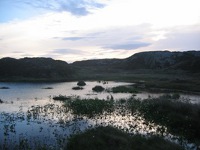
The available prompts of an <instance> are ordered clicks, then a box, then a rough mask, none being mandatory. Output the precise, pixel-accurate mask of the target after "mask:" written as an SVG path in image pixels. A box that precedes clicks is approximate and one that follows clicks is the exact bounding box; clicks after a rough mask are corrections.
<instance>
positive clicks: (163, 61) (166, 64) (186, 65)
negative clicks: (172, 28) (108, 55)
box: [72, 51, 200, 72]
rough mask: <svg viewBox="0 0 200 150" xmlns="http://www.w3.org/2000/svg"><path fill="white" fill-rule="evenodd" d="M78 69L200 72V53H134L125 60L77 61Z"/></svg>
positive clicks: (75, 64)
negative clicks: (103, 68)
mask: <svg viewBox="0 0 200 150" xmlns="http://www.w3.org/2000/svg"><path fill="white" fill-rule="evenodd" d="M72 65H74V66H79V67H94V66H97V67H98V66H99V67H100V66H101V67H102V66H105V67H111V68H120V69H128V70H134V69H153V70H155V69H157V70H159V69H164V70H166V69H180V70H186V71H192V72H200V51H186V52H170V51H149V52H141V53H136V54H134V55H132V56H130V57H128V58H126V59H96V60H85V61H77V62H74V63H73V64H72Z"/></svg>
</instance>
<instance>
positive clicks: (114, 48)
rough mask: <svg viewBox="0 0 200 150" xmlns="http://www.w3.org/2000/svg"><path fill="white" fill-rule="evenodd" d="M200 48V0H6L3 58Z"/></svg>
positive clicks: (0, 36) (2, 6)
mask: <svg viewBox="0 0 200 150" xmlns="http://www.w3.org/2000/svg"><path fill="white" fill-rule="evenodd" d="M156 50H169V51H187V50H200V0H34V1H33V0H0V58H3V57H13V58H23V57H51V58H53V59H59V60H64V61H67V62H68V63H71V62H74V61H79V60H86V59H101V58H126V57H129V56H131V55H133V54H135V53H138V52H143V51H156Z"/></svg>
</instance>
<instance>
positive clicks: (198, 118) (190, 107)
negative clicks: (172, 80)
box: [129, 95, 200, 144]
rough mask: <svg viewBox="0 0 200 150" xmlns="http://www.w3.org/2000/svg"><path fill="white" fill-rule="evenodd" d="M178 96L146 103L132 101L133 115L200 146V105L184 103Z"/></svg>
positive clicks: (154, 99)
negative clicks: (142, 117) (140, 116)
mask: <svg viewBox="0 0 200 150" xmlns="http://www.w3.org/2000/svg"><path fill="white" fill-rule="evenodd" d="M177 97H178V96H177V95H164V96H161V97H159V98H152V99H146V100H144V101H140V100H135V99H130V100H129V109H131V111H132V113H134V112H135V111H139V112H140V113H141V114H142V115H143V116H144V118H145V119H147V120H148V121H153V122H155V123H157V124H160V125H163V126H166V127H167V130H168V132H170V133H172V134H175V135H178V136H180V137H183V138H186V139H187V140H189V141H191V142H195V143H197V144H200V105H199V104H191V103H189V102H187V103H186V102H182V101H180V100H178V99H177Z"/></svg>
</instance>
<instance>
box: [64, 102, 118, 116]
mask: <svg viewBox="0 0 200 150" xmlns="http://www.w3.org/2000/svg"><path fill="white" fill-rule="evenodd" d="M65 106H66V107H69V108H70V109H71V110H72V111H73V113H74V114H76V115H86V116H89V117H92V116H94V115H97V114H103V112H104V111H106V112H112V111H113V107H114V101H113V100H99V99H83V100H82V99H71V100H70V101H68V102H66V103H65Z"/></svg>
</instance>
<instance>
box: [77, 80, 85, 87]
mask: <svg viewBox="0 0 200 150" xmlns="http://www.w3.org/2000/svg"><path fill="white" fill-rule="evenodd" d="M77 85H78V86H85V85H86V83H85V82H84V81H78V83H77Z"/></svg>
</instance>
